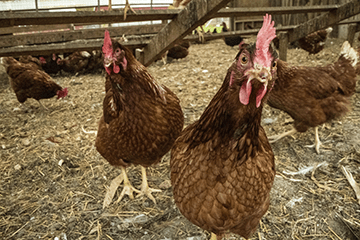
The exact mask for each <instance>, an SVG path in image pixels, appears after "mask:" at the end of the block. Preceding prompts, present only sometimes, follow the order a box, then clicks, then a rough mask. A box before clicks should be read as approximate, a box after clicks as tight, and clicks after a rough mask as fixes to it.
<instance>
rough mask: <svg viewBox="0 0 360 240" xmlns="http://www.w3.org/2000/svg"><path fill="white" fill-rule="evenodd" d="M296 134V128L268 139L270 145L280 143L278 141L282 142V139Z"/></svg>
mask: <svg viewBox="0 0 360 240" xmlns="http://www.w3.org/2000/svg"><path fill="white" fill-rule="evenodd" d="M294 133H296V129H295V128H293V129H291V130H290V131H287V132H284V133H282V134H279V135H274V136H270V137H268V139H269V143H274V142H276V141H278V140H280V139H282V138H284V137H286V136H288V135H292V134H294Z"/></svg>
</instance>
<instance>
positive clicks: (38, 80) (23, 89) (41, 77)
mask: <svg viewBox="0 0 360 240" xmlns="http://www.w3.org/2000/svg"><path fill="white" fill-rule="evenodd" d="M3 62H4V66H5V67H6V72H7V74H8V75H9V77H10V84H11V87H12V89H13V90H14V92H15V94H16V97H17V99H18V101H19V102H20V103H24V102H25V101H26V99H27V98H34V99H36V100H38V101H39V103H40V105H41V106H43V105H42V104H41V102H40V99H45V98H52V97H54V96H55V95H57V98H58V99H59V98H63V97H66V96H67V93H68V90H67V88H64V89H63V88H62V87H61V86H59V85H58V84H56V83H55V82H54V81H53V80H52V79H51V77H50V76H49V75H48V74H47V73H45V72H44V71H41V70H38V69H37V68H36V67H34V66H33V65H31V64H25V63H20V62H18V61H16V60H15V59H14V58H12V57H5V58H3ZM43 107H44V106H43ZM44 108H45V107H44Z"/></svg>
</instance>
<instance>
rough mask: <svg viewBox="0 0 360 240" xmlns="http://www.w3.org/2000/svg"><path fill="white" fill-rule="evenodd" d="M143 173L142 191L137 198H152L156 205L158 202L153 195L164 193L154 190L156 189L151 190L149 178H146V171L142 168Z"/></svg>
mask: <svg viewBox="0 0 360 240" xmlns="http://www.w3.org/2000/svg"><path fill="white" fill-rule="evenodd" d="M141 173H142V184H141V191H140V193H139V195H137V197H140V196H144V195H145V196H147V197H148V198H150V199H151V200H152V201H153V202H154V204H156V200H155V198H154V197H153V195H151V193H153V192H162V191H161V190H160V189H154V188H150V187H149V185H148V182H147V177H146V169H145V168H144V167H143V166H141Z"/></svg>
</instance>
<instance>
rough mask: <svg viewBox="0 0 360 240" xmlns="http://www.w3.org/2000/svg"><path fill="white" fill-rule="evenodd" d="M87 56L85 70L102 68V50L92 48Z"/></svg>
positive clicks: (90, 70)
mask: <svg viewBox="0 0 360 240" xmlns="http://www.w3.org/2000/svg"><path fill="white" fill-rule="evenodd" d="M90 54H91V56H90V58H89V63H88V65H87V67H86V72H96V71H101V70H103V69H104V59H103V56H102V52H101V51H99V50H94V51H92V52H91V53H90Z"/></svg>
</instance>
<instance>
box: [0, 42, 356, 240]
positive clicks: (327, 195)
mask: <svg viewBox="0 0 360 240" xmlns="http://www.w3.org/2000/svg"><path fill="white" fill-rule="evenodd" d="M342 42H343V40H339V39H329V40H328V41H327V44H326V48H325V49H324V51H322V52H320V53H319V54H317V55H313V56H308V54H307V53H306V52H304V51H303V50H298V49H291V50H289V52H288V62H290V63H291V64H301V65H314V64H316V65H319V64H320V65H321V64H327V63H331V62H333V61H335V60H336V58H337V56H338V53H339V51H340V46H341V44H342ZM358 45H359V43H357V42H355V46H358ZM236 53H237V47H234V48H232V47H228V46H226V45H225V44H224V43H223V41H222V40H216V41H212V42H208V43H206V44H203V45H192V46H191V47H190V54H189V55H188V56H187V57H186V58H185V59H181V60H174V61H172V62H170V63H169V64H167V65H163V64H162V63H161V62H158V63H155V64H153V65H151V66H150V67H149V71H150V72H151V74H153V76H154V77H155V78H156V79H157V80H158V81H159V82H160V83H163V84H165V85H167V86H168V87H169V88H170V89H171V90H172V91H174V92H175V93H176V94H177V96H178V97H179V99H180V100H181V105H182V108H183V112H184V114H185V123H186V125H188V124H190V123H192V122H193V121H195V120H196V119H198V118H199V116H200V115H201V113H202V112H203V110H204V108H205V107H206V106H207V104H208V103H209V101H210V100H211V98H212V97H213V96H214V94H215V93H216V91H217V90H218V89H219V87H220V85H221V84H222V81H223V79H224V77H225V73H226V71H227V69H228V67H229V66H230V64H231V62H232V60H233V58H234V57H235V55H236ZM0 68H1V66H0ZM54 79H55V81H56V82H58V83H59V84H60V85H61V86H63V87H68V89H69V95H68V97H66V98H65V99H62V100H59V101H57V100H56V99H49V100H43V101H42V102H43V104H44V105H45V106H46V107H47V108H48V109H49V110H42V109H41V108H40V107H39V104H38V103H37V102H36V101H35V100H32V99H30V100H28V101H27V102H26V105H27V106H28V109H23V108H21V107H19V103H18V102H17V100H16V97H15V94H14V93H13V91H12V89H11V88H10V87H9V85H8V80H7V76H6V74H4V73H0V115H1V118H0V155H1V158H0V159H1V161H0V238H1V239H54V240H55V239H61V240H66V239H69V240H70V239H103V240H105V239H188V240H203V239H208V238H209V233H208V232H205V231H203V230H201V229H199V228H198V227H196V226H194V225H193V224H191V223H190V222H188V221H187V220H186V219H185V218H184V217H182V215H181V214H180V213H179V211H178V210H177V209H176V207H175V205H174V201H173V198H172V192H171V186H170V185H169V154H167V155H166V156H165V157H164V158H163V161H162V162H161V163H160V164H158V166H155V167H150V168H148V170H147V171H148V177H149V184H150V186H151V187H155V188H161V189H162V192H161V193H157V194H155V197H156V199H157V205H154V204H153V202H152V201H150V200H149V199H145V198H136V199H135V200H130V199H129V198H128V197H125V198H124V199H123V200H122V201H121V202H120V203H117V204H114V203H112V204H111V205H110V206H109V207H107V208H105V209H103V208H102V202H103V199H104V195H105V192H106V189H107V187H108V186H109V185H110V182H111V180H112V179H114V178H115V177H116V176H118V175H119V174H120V170H118V169H115V168H113V167H111V166H110V165H109V164H108V163H107V162H106V160H104V159H103V158H102V157H101V156H100V155H99V154H98V153H97V151H96V149H95V148H94V142H95V137H96V135H95V134H94V133H91V132H88V133H85V132H84V131H83V130H82V127H83V128H84V129H85V130H86V131H94V130H97V124H98V120H99V118H100V116H101V115H102V101H103V98H104V76H103V74H97V75H91V74H88V75H78V76H69V75H67V76H64V75H56V76H54ZM359 79H360V78H359ZM359 119H360V87H359V86H357V92H356V93H355V95H354V96H353V97H352V111H351V112H350V113H349V114H348V115H347V116H345V117H344V118H342V119H339V120H337V121H333V122H331V123H328V124H325V125H324V126H321V127H320V139H321V140H322V141H323V143H324V147H325V148H323V149H322V150H321V153H320V154H319V155H318V154H316V153H315V151H314V149H312V148H307V147H305V145H308V144H312V143H313V139H314V132H313V130H309V131H308V132H306V133H302V134H300V133H297V134H295V135H294V136H293V137H287V138H284V139H282V140H280V141H278V142H276V143H274V144H272V148H273V151H274V153H275V156H276V170H277V175H276V177H275V182H274V186H273V189H272V192H271V205H270V208H269V211H268V212H267V214H266V215H265V216H264V217H263V218H262V221H261V223H260V226H259V228H258V231H257V232H256V233H255V234H254V235H253V236H252V238H251V239H254V240H255V239H324V240H325V239H343V240H345V239H351V240H352V239H359V236H360V231H359V229H360V205H359V202H358V200H357V199H356V196H355V193H354V191H353V189H352V188H351V186H350V184H349V182H348V181H347V179H346V178H345V175H344V174H343V172H342V170H341V169H342V166H344V167H346V168H347V169H348V170H349V171H350V172H351V173H352V174H353V176H354V178H355V180H356V181H357V182H358V183H360V120H359ZM291 121H292V119H291V118H290V117H289V116H288V115H286V114H285V113H282V112H280V111H278V110H274V109H271V108H270V107H268V106H266V107H265V108H264V111H263V121H262V124H263V126H264V128H265V129H266V131H267V134H268V136H270V135H274V134H278V133H281V132H283V131H285V130H289V129H290V128H291ZM128 175H129V178H130V181H131V182H132V183H133V185H134V186H135V187H138V186H139V185H140V183H141V172H140V168H139V167H130V168H128ZM118 194H119V192H118V193H117V194H116V196H115V198H116V197H117V196H118ZM356 235H357V236H356ZM230 239H240V238H239V237H238V236H235V235H232V236H230Z"/></svg>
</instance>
